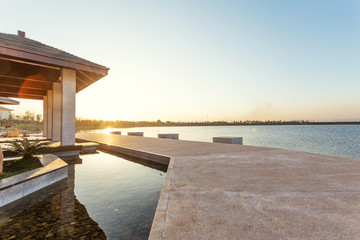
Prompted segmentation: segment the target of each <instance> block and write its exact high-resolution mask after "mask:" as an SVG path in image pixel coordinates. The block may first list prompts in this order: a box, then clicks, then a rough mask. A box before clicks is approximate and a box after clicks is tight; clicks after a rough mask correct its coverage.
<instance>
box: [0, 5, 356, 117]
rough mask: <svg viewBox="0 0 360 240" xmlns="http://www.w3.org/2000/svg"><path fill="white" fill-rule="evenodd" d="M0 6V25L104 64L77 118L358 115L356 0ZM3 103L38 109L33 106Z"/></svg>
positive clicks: (79, 106)
mask: <svg viewBox="0 0 360 240" xmlns="http://www.w3.org/2000/svg"><path fill="white" fill-rule="evenodd" d="M0 10H1V14H0V32H5V33H13V34H16V33H17V30H22V31H25V32H26V36H27V37H29V38H31V39H34V40H38V41H41V42H43V43H45V44H48V45H51V46H53V47H56V48H59V49H62V50H65V51H67V52H70V53H72V54H75V55H77V56H80V57H83V58H85V59H88V60H90V61H93V62H96V63H99V64H102V65H105V66H107V67H109V68H110V71H109V75H108V76H107V77H105V78H103V79H101V80H99V81H98V82H97V83H95V84H93V85H91V86H90V87H88V88H86V89H85V90H83V91H82V92H80V93H78V94H77V104H76V107H77V110H76V115H77V117H84V118H91V119H101V118H102V119H111V120H157V119H161V120H163V121H166V120H170V121H206V120H209V121H214V120H228V121H233V120H302V119H305V120H317V121H323V120H330V121H335V120H359V119H360V1H358V0H355V1H346V0H345V1H341V0H339V1H332V0H324V1H320V0H319V1H315V0H301V1H300V0H299V1H296V0H292V1H289V0H282V1H277V0H273V1H270V0H263V1H260V0H255V1H254V0H248V1H240V0H237V1H211V0H204V1H197V0H188V1H186V0H181V1H180V0H179V1H168V0H164V1H137V0H133V1H120V0H116V1H115V0H114V1H89V0H87V1H66V0H62V1H49V0H47V1H37V0H32V1H25V0H24V1H17V0H0ZM12 108H13V109H15V110H16V112H15V113H23V112H25V111H26V110H30V111H34V112H42V101H31V100H25V101H24V100H21V104H20V106H16V107H12Z"/></svg>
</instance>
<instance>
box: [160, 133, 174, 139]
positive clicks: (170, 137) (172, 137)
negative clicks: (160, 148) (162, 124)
mask: <svg viewBox="0 0 360 240" xmlns="http://www.w3.org/2000/svg"><path fill="white" fill-rule="evenodd" d="M158 138H167V139H176V140H179V134H178V133H159V134H158Z"/></svg>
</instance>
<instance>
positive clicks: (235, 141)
mask: <svg viewBox="0 0 360 240" xmlns="http://www.w3.org/2000/svg"><path fill="white" fill-rule="evenodd" d="M213 142H214V143H227V144H240V145H242V144H243V138H242V137H213Z"/></svg>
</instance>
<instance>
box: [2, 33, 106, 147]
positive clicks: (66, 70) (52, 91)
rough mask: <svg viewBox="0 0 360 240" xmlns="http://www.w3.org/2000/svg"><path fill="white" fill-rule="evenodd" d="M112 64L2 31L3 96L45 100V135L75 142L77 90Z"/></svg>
mask: <svg viewBox="0 0 360 240" xmlns="http://www.w3.org/2000/svg"><path fill="white" fill-rule="evenodd" d="M108 70H109V68H107V67H105V66H102V65H99V64H96V63H93V62H90V61H88V60H85V59H83V58H79V57H77V56H74V55H72V54H69V53H67V52H64V51H62V50H59V49H56V48H54V47H50V46H47V45H45V44H43V43H41V42H38V41H35V40H32V39H29V38H26V37H25V33H24V32H21V31H18V35H13V34H5V33H0V97H14V98H25V99H36V100H42V101H43V103H44V105H43V119H44V121H43V122H44V128H43V130H44V131H43V132H44V137H47V138H49V139H51V140H52V141H54V142H60V145H61V146H73V145H74V144H75V96H76V93H77V92H79V91H81V90H83V89H84V88H86V87H87V86H89V85H91V84H92V83H94V82H96V81H97V80H99V79H100V78H102V77H104V76H106V75H107V73H108Z"/></svg>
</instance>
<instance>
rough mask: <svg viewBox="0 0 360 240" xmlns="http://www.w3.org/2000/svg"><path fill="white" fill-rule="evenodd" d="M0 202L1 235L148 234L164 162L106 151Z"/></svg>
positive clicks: (106, 236)
mask: <svg viewBox="0 0 360 240" xmlns="http://www.w3.org/2000/svg"><path fill="white" fill-rule="evenodd" d="M81 158H82V161H80V162H77V163H75V164H70V165H69V177H68V179H65V180H62V181H60V182H58V183H56V184H53V185H52V186H50V187H47V188H45V189H43V190H40V191H38V192H35V193H33V194H31V195H29V196H28V197H25V198H23V199H20V200H18V201H16V202H14V203H11V204H9V205H7V206H4V207H2V208H0V239H147V238H148V235H149V233H150V229H151V224H152V220H153V217H154V214H155V209H156V206H157V202H158V199H159V195H160V190H161V187H162V184H163V181H164V177H165V172H166V166H162V165H156V164H152V163H149V162H146V161H141V160H138V159H135V158H128V157H126V159H125V158H124V156H118V155H112V154H109V153H105V152H99V153H97V154H88V155H83V156H81Z"/></svg>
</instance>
